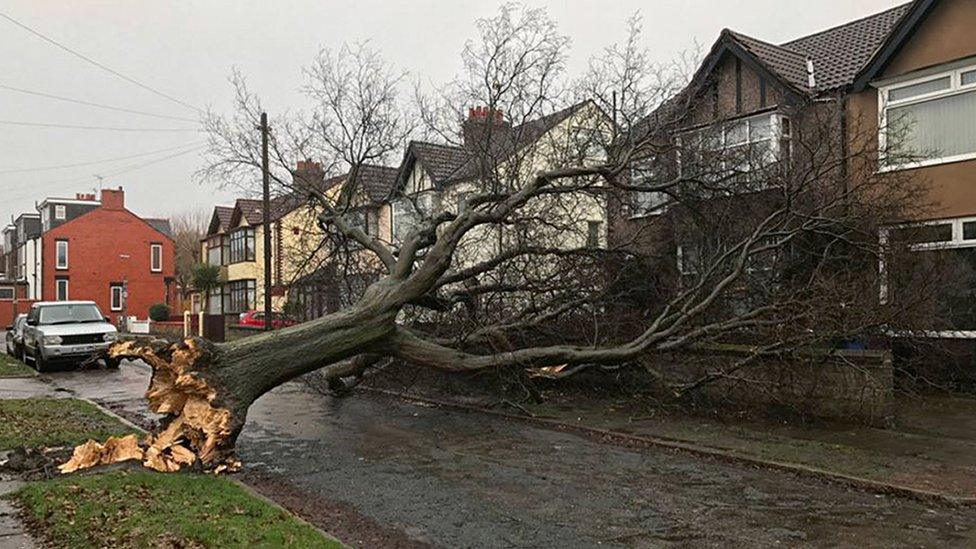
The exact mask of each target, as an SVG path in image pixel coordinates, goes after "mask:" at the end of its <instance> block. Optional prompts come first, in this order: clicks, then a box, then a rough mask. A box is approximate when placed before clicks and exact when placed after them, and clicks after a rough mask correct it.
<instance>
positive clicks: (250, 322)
mask: <svg viewBox="0 0 976 549" xmlns="http://www.w3.org/2000/svg"><path fill="white" fill-rule="evenodd" d="M238 324H240V325H241V326H253V327H255V328H264V311H246V312H243V313H241V318H240V321H239V322H238ZM295 324H298V322H297V321H296V320H295V319H294V318H291V317H288V316H286V315H285V314H283V313H271V327H272V328H274V329H275V330H277V329H278V328H285V327H287V326H294V325H295Z"/></svg>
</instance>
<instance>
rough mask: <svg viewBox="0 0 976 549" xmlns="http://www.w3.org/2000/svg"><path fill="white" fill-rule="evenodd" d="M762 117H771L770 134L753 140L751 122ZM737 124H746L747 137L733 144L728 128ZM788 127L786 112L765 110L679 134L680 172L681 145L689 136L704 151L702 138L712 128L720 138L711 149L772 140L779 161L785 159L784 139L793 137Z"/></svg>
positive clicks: (723, 148) (724, 149) (718, 149)
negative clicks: (783, 154)
mask: <svg viewBox="0 0 976 549" xmlns="http://www.w3.org/2000/svg"><path fill="white" fill-rule="evenodd" d="M761 118H769V119H770V121H769V122H770V135H769V137H767V138H765V139H757V140H755V141H753V139H752V128H751V126H750V124H751V122H752V121H753V120H759V119H761ZM736 124H745V132H746V139H745V141H742V142H741V143H732V144H729V143H728V133H729V131H728V130H729V128H730V127H731V126H733V125H736ZM786 127H789V117H788V116H786V115H785V114H783V113H781V112H777V111H771V112H764V113H759V114H752V115H748V116H743V117H741V118H733V119H731V120H724V121H722V122H716V123H715V124H709V125H706V126H702V127H699V128H694V129H691V130H688V131H685V132H683V133H682V134H681V135H680V136H678V138H677V139H676V141H675V143H676V144H677V145H678V174H679V175H681V174H682V172H681V168H682V167H681V164H682V162H681V150H680V149H681V146H682V145H683V144H684V143H685V142H686V141H687V140H688V138H689V137H695V138H697V139H698V144H697V145H698V146H697V150H698V151H704V150H705V149H704V148H703V145H702V142H701V140H702V138H703V136H704V134H705V132H706V131H708V130H710V129H714V130H715V131H716V137H717V138H718V140H719V143H717V147H716V148H715V149H711V150H715V151H727V150H729V149H733V148H735V147H746V146H749V145H752V144H755V143H763V142H766V141H769V142H770V150H771V151H772V154H773V159H774V160H773V161H774V162H777V161H780V160H783V158H782V152H783V151H782V146H781V145H782V143H783V141H784V140H789V139H790V138H791V137H792V136H791V135H790V132H786V131H784V130H783V129H784V128H786ZM791 131H792V128H791ZM722 162H723V164H724V163H725V159H723V160H722ZM722 169H723V170H724V169H726V167H725V166H724V165H723V166H722Z"/></svg>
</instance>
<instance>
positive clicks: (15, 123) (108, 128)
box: [0, 120, 203, 132]
mask: <svg viewBox="0 0 976 549" xmlns="http://www.w3.org/2000/svg"><path fill="white" fill-rule="evenodd" d="M0 125H5V126H28V127H33V128H63V129H68V130H98V131H112V132H201V131H203V130H201V129H199V128H196V129H194V128H133V127H120V126H84V125H76V124H52V123H47V122H21V121H19V120H0Z"/></svg>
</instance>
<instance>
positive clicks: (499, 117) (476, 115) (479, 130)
mask: <svg viewBox="0 0 976 549" xmlns="http://www.w3.org/2000/svg"><path fill="white" fill-rule="evenodd" d="M462 131H463V134H464V146H465V147H475V146H477V145H478V144H479V143H482V142H483V141H484V140H485V139H486V138H489V136H490V139H491V142H492V143H503V142H504V140H505V139H508V137H509V136H510V134H511V131H512V124H511V123H510V122H507V121H506V120H505V115H504V113H503V112H502V111H501V110H497V109H490V108H488V107H473V108H471V109H469V110H468V119H467V120H465V121H464V124H463V125H462Z"/></svg>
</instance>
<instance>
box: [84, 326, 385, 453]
mask: <svg viewBox="0 0 976 549" xmlns="http://www.w3.org/2000/svg"><path fill="white" fill-rule="evenodd" d="M377 309H379V308H372V309H371V308H368V307H357V308H356V309H353V310H349V311H342V312H339V313H335V314H332V315H328V316H325V317H322V318H320V319H317V320H314V321H311V322H307V323H304V324H300V325H298V326H294V327H291V328H286V329H283V330H279V331H273V332H265V333H262V334H260V335H256V336H253V337H249V338H246V339H242V340H239V341H233V342H228V343H223V344H214V343H211V342H209V341H207V340H204V339H200V338H189V339H187V340H185V341H183V342H181V343H177V344H168V343H165V342H162V341H160V340H145V339H142V340H130V341H125V342H122V343H119V344H117V345H115V346H113V347H112V348H111V349H110V351H109V356H110V357H112V358H133V359H141V360H143V361H145V362H146V363H148V364H149V365H150V366H151V367H152V369H153V374H152V379H151V381H150V384H149V388H148V390H147V391H146V398H147V399H148V400H149V408H150V409H151V410H152V411H153V412H156V413H159V414H163V415H165V416H166V420H165V421H164V423H163V425H162V426H161V431H160V432H158V433H156V434H153V435H150V436H149V438H148V439H147V440H146V441H145V443H146V445H147V446H148V448H147V449H146V451H145V455H144V464H145V465H146V466H148V467H151V468H154V469H157V470H164V471H174V470H179V469H180V468H181V467H182V466H184V465H188V463H187V461H188V460H187V459H186V450H189V451H190V452H192V453H193V455H195V457H196V459H198V460H199V462H200V464H201V465H202V466H203V467H204V468H205V469H211V470H217V471H220V470H223V469H226V468H228V467H231V468H233V467H234V466H235V464H236V463H237V462H236V460H235V459H234V455H233V451H234V445H235V443H236V441H237V436H238V435H239V434H240V432H241V429H242V428H243V427H244V422H245V420H246V418H247V410H248V408H250V406H251V404H253V403H254V401H255V400H257V399H258V398H259V397H261V395H263V394H265V393H266V392H268V391H270V390H271V389H273V388H275V387H277V386H279V385H281V384H283V383H285V382H287V381H289V380H292V379H294V378H296V377H298V376H301V375H303V374H306V373H308V372H311V371H314V370H318V369H321V368H325V367H330V371H329V374H330V375H331V376H344V375H351V374H352V373H354V372H355V368H356V365H355V363H354V362H353V361H347V359H350V358H352V357H354V356H356V355H360V354H362V353H368V352H371V351H380V350H383V349H384V348H385V342H386V341H387V340H389V339H390V336H391V335H392V334H393V333H394V332H395V324H394V318H395V314H393V313H387V312H377ZM344 361H346V362H344ZM80 448H81V447H79V449H80ZM130 459H131V457H130ZM96 461H97V460H96ZM189 461H190V462H191V463H192V462H193V461H195V460H189ZM95 464H100V463H95Z"/></svg>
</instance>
